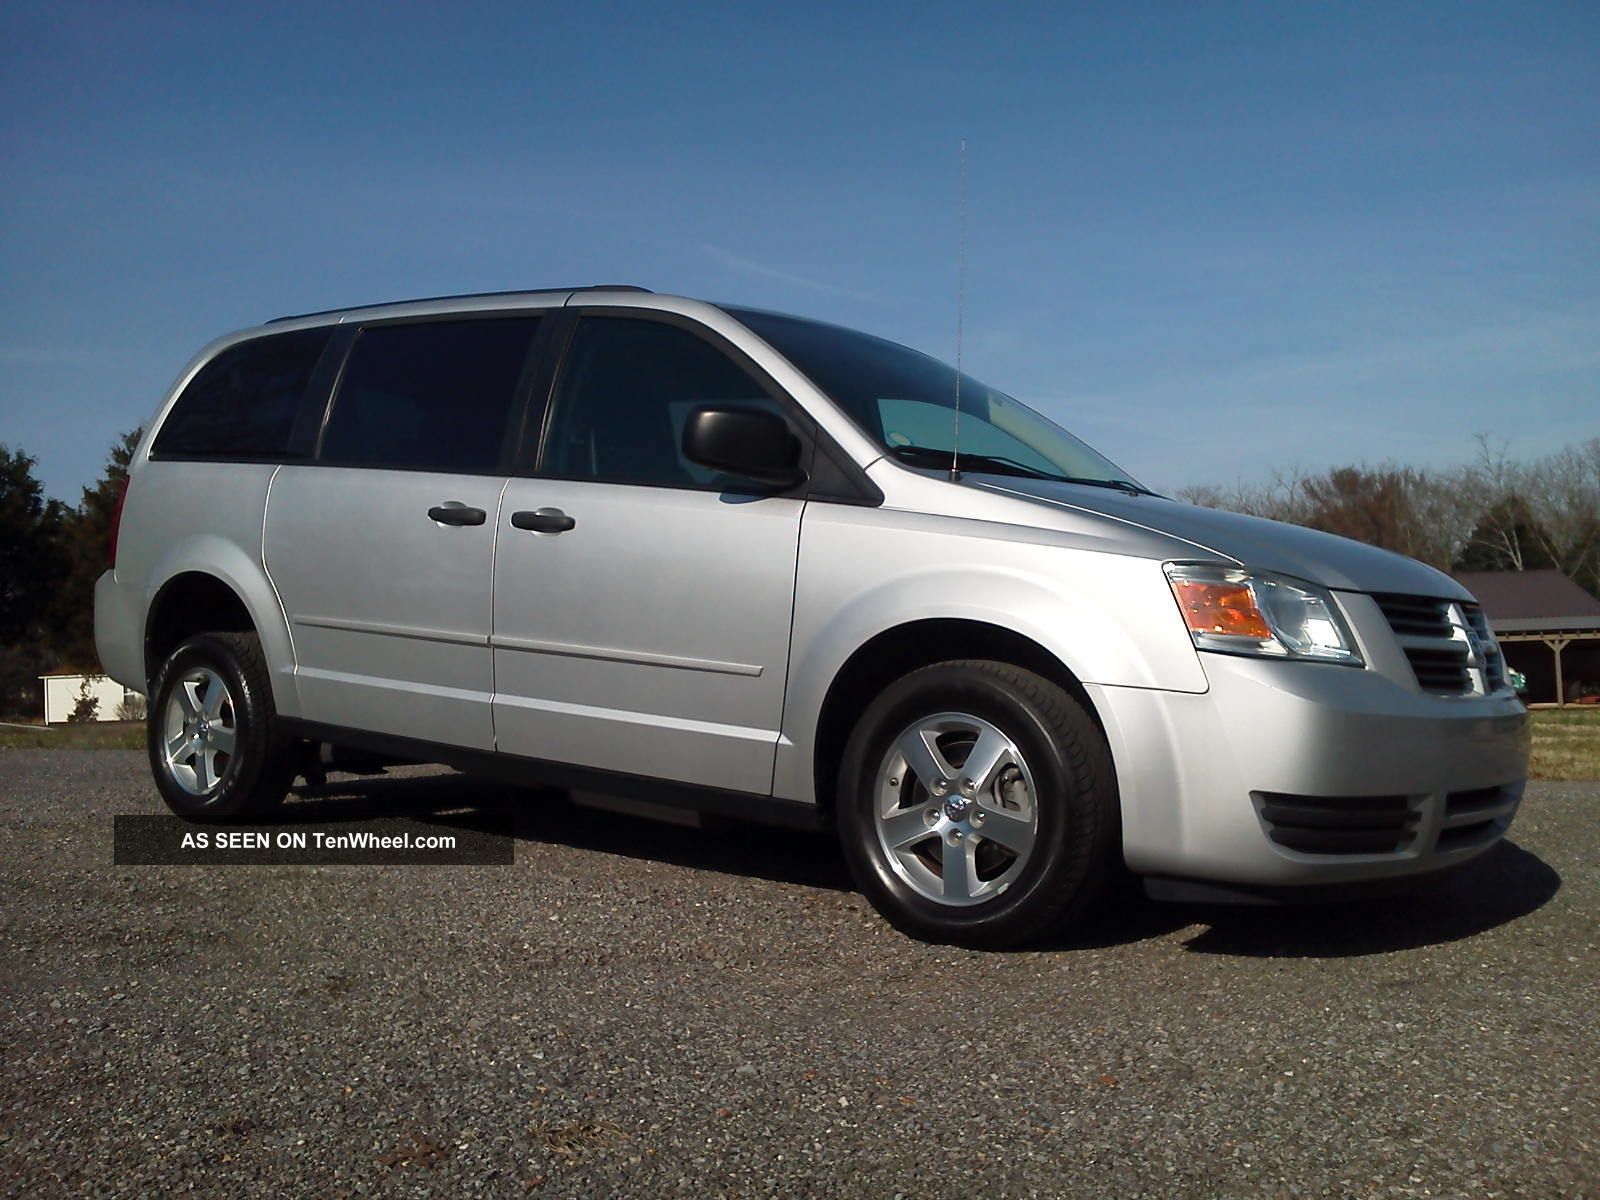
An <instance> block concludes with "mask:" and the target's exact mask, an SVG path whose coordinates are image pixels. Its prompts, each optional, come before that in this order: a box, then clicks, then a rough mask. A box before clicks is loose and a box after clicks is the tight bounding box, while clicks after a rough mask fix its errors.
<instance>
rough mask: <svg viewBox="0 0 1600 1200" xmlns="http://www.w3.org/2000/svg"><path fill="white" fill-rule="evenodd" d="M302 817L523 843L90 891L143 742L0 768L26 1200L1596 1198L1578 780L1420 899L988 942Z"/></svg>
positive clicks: (617, 849)
mask: <svg viewBox="0 0 1600 1200" xmlns="http://www.w3.org/2000/svg"><path fill="white" fill-rule="evenodd" d="M304 803H314V804H318V805H320V806H321V807H322V808H324V809H325V810H327V813H328V815H329V816H330V817H334V816H341V817H342V816H350V815H356V816H359V815H361V814H362V813H368V812H374V811H383V812H398V811H405V812H434V811H437V812H439V813H440V814H441V816H440V817H439V818H438V819H440V820H445V821H470V820H472V819H473V816H472V806H476V807H480V808H500V807H503V806H508V805H509V806H515V807H516V809H517V811H518V812H519V813H521V814H525V819H523V820H522V821H521V835H520V838H521V840H520V841H519V843H518V847H517V861H516V864H515V865H514V866H510V867H318V868H293V867H176V868H151V867H142V868H114V867H112V866H111V865H110V863H111V846H110V839H111V819H110V818H111V815H112V814H113V813H133V812H154V811H158V810H159V801H158V800H157V798H156V796H155V793H154V790H153V789H152V787H151V786H150V784H149V782H148V779H147V777H146V774H145V767H144V763H143V760H142V758H141V756H139V755H137V754H133V753H124V752H114V751H97V752H70V751H0V822H3V825H4V837H3V840H0V887H3V889H4V895H5V904H4V909H3V917H0V921H3V929H4V937H3V942H0V945H3V947H4V953H3V958H0V972H3V978H0V984H3V987H0V1032H3V1036H4V1042H3V1045H4V1047H5V1053H4V1057H3V1067H0V1187H3V1190H4V1192H5V1193H6V1194H9V1195H18V1196H24V1195H25V1196H29V1197H35V1196H48V1195H57V1194H72V1195H92V1196H154V1195H163V1194H171V1193H172V1192H174V1191H178V1190H181V1189H190V1190H192V1192H193V1193H195V1194H199V1195H216V1196H229V1197H236V1196H242V1195H253V1194H267V1193H268V1192H269V1191H270V1192H271V1193H274V1194H279V1195H307V1196H331V1197H337V1196H363V1195H393V1196H413V1195H415V1196H421V1195H456V1196H459V1195H476V1194H484V1195H505V1196H530V1195H531V1196H535V1197H543V1196H569V1195H570V1196H648V1197H663V1196H696V1197H700V1196H761V1195H780V1196H854V1195H863V1196H868V1195H870V1196H882V1197H891V1196H895V1195H902V1196H905V1197H907V1198H912V1197H933V1196H977V1195H983V1196H985V1197H1001V1196H1063V1195H1084V1196H1095V1197H1100V1196H1122V1197H1130V1196H1161V1197H1169V1196H1194V1197H1212V1196H1250V1197H1261V1196H1265V1197H1274V1196H1339V1197H1347V1196H1474V1197H1476V1196H1498V1195H1528V1196H1540V1197H1555V1196H1591V1197H1592V1196H1595V1195H1596V1194H1600V1182H1597V1181H1600V1136H1597V1131H1600V1101H1597V1097H1600V1081H1597V1073H1596V1070H1595V1066H1594V1064H1595V1061H1596V1058H1597V1057H1600V1036H1597V1032H1596V1031H1597V1024H1600V1023H1597V1022H1596V1019H1595V1011H1594V1010H1595V1007H1596V998H1597V997H1596V993H1597V990H1600V989H1597V981H1600V972H1597V971H1596V961H1597V960H1596V953H1595V951H1596V942H1597V940H1600V928H1597V917H1600V877H1597V871H1596V866H1595V863H1596V860H1597V857H1600V831H1597V830H1600V822H1597V821H1596V816H1597V815H1600V786H1597V785H1594V784H1538V785H1534V786H1533V787H1532V788H1531V789H1530V792H1529V797H1528V801H1527V803H1526V805H1525V807H1524V810H1523V813H1522V815H1521V817H1520V818H1519V820H1518V823H1517V825H1516V826H1515V828H1514V830H1513V834H1514V839H1513V842H1512V843H1508V844H1506V845H1503V846H1501V847H1500V848H1499V849H1498V850H1496V851H1495V852H1494V853H1493V854H1492V855H1490V856H1488V857H1487V858H1485V859H1484V860H1482V861H1481V862H1480V864H1478V865H1477V866H1476V867H1474V868H1473V869H1471V870H1470V871H1469V872H1466V873H1464V874H1462V875H1459V876H1458V877H1456V878H1455V879H1454V880H1452V881H1450V882H1449V883H1447V884H1445V885H1442V886H1440V887H1438V888H1435V889H1434V890H1432V891H1430V892H1428V893H1426V894H1423V895H1421V896H1417V897H1413V898H1409V899H1406V900H1404V901H1389V902H1386V903H1383V904H1374V905H1365V906H1357V907H1349V908H1339V909H1318V910H1299V911H1295V910H1272V911H1261V910H1225V909H1223V910H1208V909H1195V908H1182V907H1169V906H1157V905H1152V904H1149V903H1146V902H1144V901H1142V900H1124V901H1122V903H1121V906H1120V911H1118V912H1117V913H1116V914H1115V915H1112V916H1107V917H1105V918H1104V919H1102V920H1101V921H1100V923H1099V924H1098V925H1097V926H1096V927H1095V928H1094V929H1092V930H1090V931H1089V932H1088V933H1086V934H1085V935H1083V936H1082V937H1080V938H1079V939H1078V940H1077V941H1076V942H1075V943H1072V944H1067V945H1063V946H1061V947H1058V948H1054V949H1050V950H1047V951H1041V952H1030V953H1021V954H1006V955H984V954H976V953H969V952H964V951H955V950H950V949H946V948H938V947H930V946H925V945H920V944H918V943H915V942H912V941H908V940H906V939H905V938H903V937H901V936H899V935H897V934H895V933H894V932H893V931H892V930H890V929H888V928H887V927H886V926H885V925H883V924H882V923H881V922H880V921H879V920H878V919H877V918H876V917H875V916H874V915H873V914H872V912H871V911H870V909H869V908H868V907H867V905H866V904H865V902H864V901H863V900H862V899H861V897H860V896H859V895H857V894H856V893H854V892H853V891H851V890H850V888H849V886H848V881H847V879H846V877H845V873H844V869H843V867H842V865H841V863H840V861H839V858H838V856H837V854H836V853H835V852H834V850H833V848H832V847H831V845H830V844H829V843H828V842H826V841H824V840H822V839H819V838H812V837H797V836H794V835H784V834H775V833H767V832H764V831H739V832H726V831H724V832H702V831H695V830H688V829H682V828H678V827H675V826H672V825H667V824H661V823H657V822H651V821H646V820H642V819H639V818H636V817H631V816H622V815H617V814H615V813H608V812H596V811H593V810H589V809H585V808H578V807H573V806H571V805H568V804H565V803H562V802H561V797H559V796H558V795H555V794H552V793H530V792H523V793H519V792H515V791H512V790H509V789H505V788H502V787H499V786H498V785H493V784H484V783H480V782H477V781H474V780H469V779H466V778H464V777H461V776H456V775H453V774H449V773H445V772H439V771H436V770H432V769H414V770H411V771H408V772H405V773H402V774H398V775H391V776H389V777H387V778H383V779H375V780H369V781H362V780H339V781H336V784H335V786H334V788H333V789H332V794H331V795H330V797H328V798H325V799H320V800H310V801H305V802H304ZM452 810H461V811H458V812H457V813H455V814H454V815H452Z"/></svg>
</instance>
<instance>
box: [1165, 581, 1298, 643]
mask: <svg viewBox="0 0 1600 1200" xmlns="http://www.w3.org/2000/svg"><path fill="white" fill-rule="evenodd" d="M1171 582H1172V594H1173V595H1175V596H1176V597H1177V598H1178V607H1179V608H1180V609H1182V610H1183V617H1184V620H1186V621H1188V622H1189V631H1190V632H1191V633H1220V634H1232V635H1233V636H1235V637H1247V638H1255V639H1256V640H1258V641H1263V642H1269V641H1272V640H1273V634H1272V629H1271V628H1270V627H1269V626H1268V625H1267V619H1266V618H1265V617H1264V616H1262V615H1261V610H1260V609H1259V608H1258V607H1256V599H1255V596H1254V595H1252V594H1251V591H1250V588H1249V586H1248V585H1246V584H1242V583H1212V582H1208V581H1204V580H1197V579H1174V580H1172V581H1171Z"/></svg>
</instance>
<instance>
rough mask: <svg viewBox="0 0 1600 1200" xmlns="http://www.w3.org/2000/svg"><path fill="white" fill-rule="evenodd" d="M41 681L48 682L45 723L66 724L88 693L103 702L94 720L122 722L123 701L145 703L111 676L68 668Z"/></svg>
mask: <svg viewBox="0 0 1600 1200" xmlns="http://www.w3.org/2000/svg"><path fill="white" fill-rule="evenodd" d="M39 678H40V679H41V680H42V681H43V682H44V723H45V724H46V725H60V724H64V723H65V722H66V721H67V720H68V718H70V717H71V716H72V714H73V712H74V710H76V709H77V707H78V701H79V699H80V698H81V697H82V696H84V695H85V694H87V695H88V696H90V697H91V698H92V699H94V700H96V701H98V702H99V707H98V708H96V710H95V715H94V719H95V720H97V721H120V720H122V717H121V716H120V715H119V713H118V710H119V709H120V708H121V707H122V705H123V702H124V701H127V702H128V703H130V704H132V703H134V702H139V703H142V702H143V700H144V697H143V696H141V695H139V693H138V692H136V691H134V690H133V689H132V688H125V687H123V686H122V685H121V684H120V683H118V682H117V681H116V680H115V679H112V678H111V677H110V676H109V675H85V674H84V673H83V672H81V671H74V670H72V669H71V668H68V667H62V668H61V669H59V670H56V671H52V672H50V674H48V675H41V676H39Z"/></svg>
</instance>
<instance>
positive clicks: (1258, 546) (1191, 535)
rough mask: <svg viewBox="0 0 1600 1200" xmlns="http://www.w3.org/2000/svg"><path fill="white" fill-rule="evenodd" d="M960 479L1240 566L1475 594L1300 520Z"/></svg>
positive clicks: (1364, 584)
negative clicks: (1174, 541)
mask: <svg viewBox="0 0 1600 1200" xmlns="http://www.w3.org/2000/svg"><path fill="white" fill-rule="evenodd" d="M962 482H963V483H964V484H966V485H967V486H970V487H974V488H978V489H981V490H983V491H987V492H996V493H1000V494H1003V495H1009V496H1014V497H1021V498H1026V499H1030V500H1033V501H1036V502H1037V503H1040V504H1046V505H1050V506H1051V507H1054V508H1058V509H1068V510H1071V511H1074V512H1080V513H1091V514H1094V515H1097V516H1101V517H1106V518H1109V519H1110V520H1113V521H1118V522H1122V523H1124V524H1128V525H1133V526H1136V527H1139V528H1143V529H1150V530H1154V531H1156V532H1158V533H1163V534H1166V535H1167V536H1169V537H1174V538H1180V539H1182V540H1183V541H1185V542H1188V543H1189V544H1191V545H1193V546H1194V547H1195V549H1196V551H1197V553H1196V555H1195V557H1196V558H1200V559H1205V558H1225V559H1232V560H1233V561H1234V562H1236V563H1238V564H1239V565H1240V566H1245V567H1256V568H1259V569H1261V570H1265V571H1277V572H1279V573H1281V574H1284V575H1293V576H1296V577H1297V578H1300V579H1306V580H1310V581H1311V582H1312V583H1320V584H1322V585H1323V586H1324V587H1330V588H1335V589H1338V590H1340V591H1348V592H1402V593H1407V594H1410V595H1415V596H1441V597H1450V598H1452V599H1458V600H1467V599H1471V596H1470V594H1469V593H1468V592H1467V590H1466V589H1465V588H1463V587H1462V586H1461V585H1460V584H1459V583H1457V582H1456V581H1455V580H1454V579H1451V578H1450V576H1448V575H1446V574H1445V573H1444V572H1442V571H1436V570H1434V569H1433V568H1432V567H1430V566H1427V565H1426V564H1424V563H1420V562H1418V561H1417V560H1416V559H1414V558H1407V557H1406V556H1405V555H1403V554H1396V553H1394V552H1393V551H1390V550H1380V549H1378V548H1377V547H1376V546H1368V545H1367V544H1366V543H1364V542H1355V541H1351V540H1350V539H1349V538H1342V537H1337V536H1335V535H1334V534H1331V533H1322V532H1320V531H1318V530H1315V529H1305V528H1303V527H1301V526H1299V525H1285V524H1284V523H1283V522H1281V521H1268V520H1266V519H1264V518H1262V517H1247V516H1245V515H1243V514H1242V513H1231V512H1223V511H1222V510H1220V509H1215V508H1199V507H1197V506H1196V505H1193V504H1180V503H1179V502H1178V501H1176V500H1167V499H1164V498H1162V497H1160V496H1132V495H1128V494H1127V493H1125V492H1118V491H1114V490H1112V489H1110V488H1098V487H1088V486H1085V485H1083V484H1074V483H1056V482H1053V481H1051V480H1047V479H1020V478H1012V477H1010V476H998V475H976V474H968V475H966V476H964V477H963V479H962Z"/></svg>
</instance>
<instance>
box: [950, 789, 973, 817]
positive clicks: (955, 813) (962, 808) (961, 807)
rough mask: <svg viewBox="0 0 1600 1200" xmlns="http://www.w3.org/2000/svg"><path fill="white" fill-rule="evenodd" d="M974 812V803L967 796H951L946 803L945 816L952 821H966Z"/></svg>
mask: <svg viewBox="0 0 1600 1200" xmlns="http://www.w3.org/2000/svg"><path fill="white" fill-rule="evenodd" d="M971 811H972V801H971V800H969V799H968V798H967V797H966V796H962V795H955V796H949V797H947V798H946V799H945V802H944V815H945V816H947V817H949V818H950V819H951V820H952V821H965V820H966V819H967V814H968V813H969V812H971Z"/></svg>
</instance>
